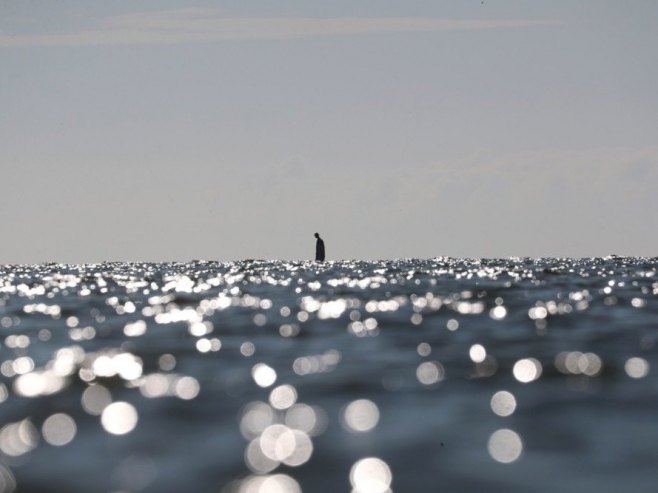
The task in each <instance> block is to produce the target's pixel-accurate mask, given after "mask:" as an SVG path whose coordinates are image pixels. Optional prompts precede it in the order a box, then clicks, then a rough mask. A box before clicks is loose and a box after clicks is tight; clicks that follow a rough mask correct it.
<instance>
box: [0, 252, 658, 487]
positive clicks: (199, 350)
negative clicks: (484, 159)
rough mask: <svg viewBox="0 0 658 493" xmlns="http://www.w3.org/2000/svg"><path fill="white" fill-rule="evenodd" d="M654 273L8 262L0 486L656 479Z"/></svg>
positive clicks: (570, 262) (398, 265)
mask: <svg viewBox="0 0 658 493" xmlns="http://www.w3.org/2000/svg"><path fill="white" fill-rule="evenodd" d="M657 266H658V259H655V258H622V257H607V258H590V259H566V258H560V259H556V258H546V259H529V258H510V259H481V260H476V259H454V258H436V259H430V260H415V259H404V260H394V261H378V262H365V261H340V262H326V263H323V264H318V263H315V262H284V261H241V262H229V263H218V262H206V261H195V262H191V263H157V264H156V263H103V264H94V265H59V264H45V265H31V266H2V267H0V333H1V337H0V382H1V383H0V493H6V492H11V491H14V490H15V491H20V492H44V491H48V492H78V491H79V492H170V491H171V492H179V491H193V492H242V493H298V492H302V491H303V492H306V493H308V492H311V493H316V492H318V493H322V492H330V493H336V492H343V491H345V492H350V491H353V492H355V493H385V492H389V491H395V492H421V491H428V492H484V491H486V492H507V493H509V492H527V491H533V492H555V491H560V492H583V491H584V492H589V491H592V492H611V493H612V492H615V493H616V492H619V491H638V492H645V491H656V489H657V488H658V486H656V480H658V472H657V469H656V464H658V445H657V444H658V419H657V417H658V378H657V375H658V358H657V356H656V347H655V343H656V338H657V337H658V300H657V296H656V295H657V294H658V279H656V267H657Z"/></svg>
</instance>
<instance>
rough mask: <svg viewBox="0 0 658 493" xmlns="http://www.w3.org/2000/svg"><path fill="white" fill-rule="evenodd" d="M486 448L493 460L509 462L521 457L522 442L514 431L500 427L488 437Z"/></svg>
mask: <svg viewBox="0 0 658 493" xmlns="http://www.w3.org/2000/svg"><path fill="white" fill-rule="evenodd" d="M487 449H488V450H489V455H491V457H492V458H493V459H494V460H495V461H497V462H501V463H503V464H510V463H512V462H514V461H516V460H518V458H519V457H521V453H522V452H523V442H522V441H521V437H520V436H519V435H518V434H517V433H516V432H514V431H512V430H508V429H506V428H502V429H500V430H497V431H495V432H493V433H492V435H491V436H490V437H489V444H488V446H487Z"/></svg>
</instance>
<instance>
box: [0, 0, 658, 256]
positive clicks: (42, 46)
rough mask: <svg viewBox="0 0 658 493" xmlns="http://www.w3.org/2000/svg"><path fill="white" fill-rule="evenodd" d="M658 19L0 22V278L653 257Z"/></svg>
mask: <svg viewBox="0 0 658 493" xmlns="http://www.w3.org/2000/svg"><path fill="white" fill-rule="evenodd" d="M656 19H658V2H656V1H655V0H646V1H639V0H638V1H633V0H630V1H624V2H620V1H618V0H615V1H605V0H589V1H585V0H583V1H577V0H574V1H558V0H551V1H544V0H533V1H527V0H522V1H521V0H519V1H507V0H485V2H484V3H481V1H480V0H477V1H471V0H459V1H457V0H453V1H437V0H434V1H420V0H405V1H404V2H400V1H398V0H395V1H393V0H390V1H389V0H362V1H356V2H355V1H354V0H352V1H349V2H347V1H342V0H332V1H322V2H309V1H285V0H283V1H276V2H273V1H271V0H267V1H260V0H250V1H248V2H245V1H244V0H240V1H238V0H234V1H217V2H210V1H205V2H204V1H199V2H191V1H190V2H186V1H182V0H181V1H177V0H168V1H166V0H157V1H151V0H142V1H139V2H134V1H128V0H125V1H116V0H103V1H95V2H90V1H88V0H79V1H73V0H72V1H64V0H62V1H52V0H30V1H24V0H0V167H1V168H0V169H1V170H2V173H1V174H0V184H1V186H2V193H1V194H0V234H1V240H2V242H1V243H0V244H1V245H2V246H1V248H0V263H32V262H43V261H60V262H89V261H100V260H154V261H158V260H189V259H217V260H231V259H242V258H287V259H298V258H312V256H313V254H314V248H315V240H314V238H313V233H314V232H316V231H319V232H320V233H321V234H322V236H323V237H324V238H325V242H326V244H327V257H328V258H329V259H337V258H395V257H434V256H440V255H452V256H471V257H475V256H478V257H480V256H484V257H493V256H509V255H521V256H523V255H528V256H540V255H547V256H563V255H570V256H590V255H605V254H609V253H617V254H629V255H658V221H657V220H656V211H657V210H658V198H657V197H658V193H657V191H656V188H657V185H658V29H656V27H655V22H656Z"/></svg>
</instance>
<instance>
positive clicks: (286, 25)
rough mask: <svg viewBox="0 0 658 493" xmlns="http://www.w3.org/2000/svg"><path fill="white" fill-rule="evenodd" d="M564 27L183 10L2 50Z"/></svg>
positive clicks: (9, 41) (16, 41) (2, 39)
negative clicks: (251, 15) (238, 15)
mask: <svg viewBox="0 0 658 493" xmlns="http://www.w3.org/2000/svg"><path fill="white" fill-rule="evenodd" d="M557 24H559V23H558V22H556V21H551V20H533V19H489V20H487V19H440V18H423V17H341V18H318V17H225V16H224V15H223V13H222V11H221V10H219V9H179V10H166V11H159V12H144V13H134V14H128V15H122V16H116V17H111V18H109V19H106V20H105V21H103V22H102V23H101V24H100V25H99V26H98V28H96V29H90V30H82V31H77V32H66V33H48V34H0V47H21V46H44V47H48V46H94V45H166V44H179V43H210V42H218V41H240V40H287V39H309V38H317V37H327V36H349V35H366V34H383V33H405V32H407V33H413V32H415V33H420V32H433V31H463V30H484V29H514V28H528V27H537V26H552V25H557Z"/></svg>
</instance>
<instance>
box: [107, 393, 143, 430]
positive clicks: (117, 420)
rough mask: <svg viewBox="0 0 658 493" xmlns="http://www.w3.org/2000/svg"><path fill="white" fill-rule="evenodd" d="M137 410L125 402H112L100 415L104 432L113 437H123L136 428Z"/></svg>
mask: <svg viewBox="0 0 658 493" xmlns="http://www.w3.org/2000/svg"><path fill="white" fill-rule="evenodd" d="M137 420H138V416H137V409H135V407H134V406H133V405H132V404H129V403H127V402H121V401H120V402H113V403H112V404H110V405H109V406H107V407H106V408H105V409H103V414H101V424H102V425H103V428H105V431H107V432H108V433H112V434H113V435H125V434H126V433H130V432H131V431H132V430H134V429H135V426H137Z"/></svg>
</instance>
